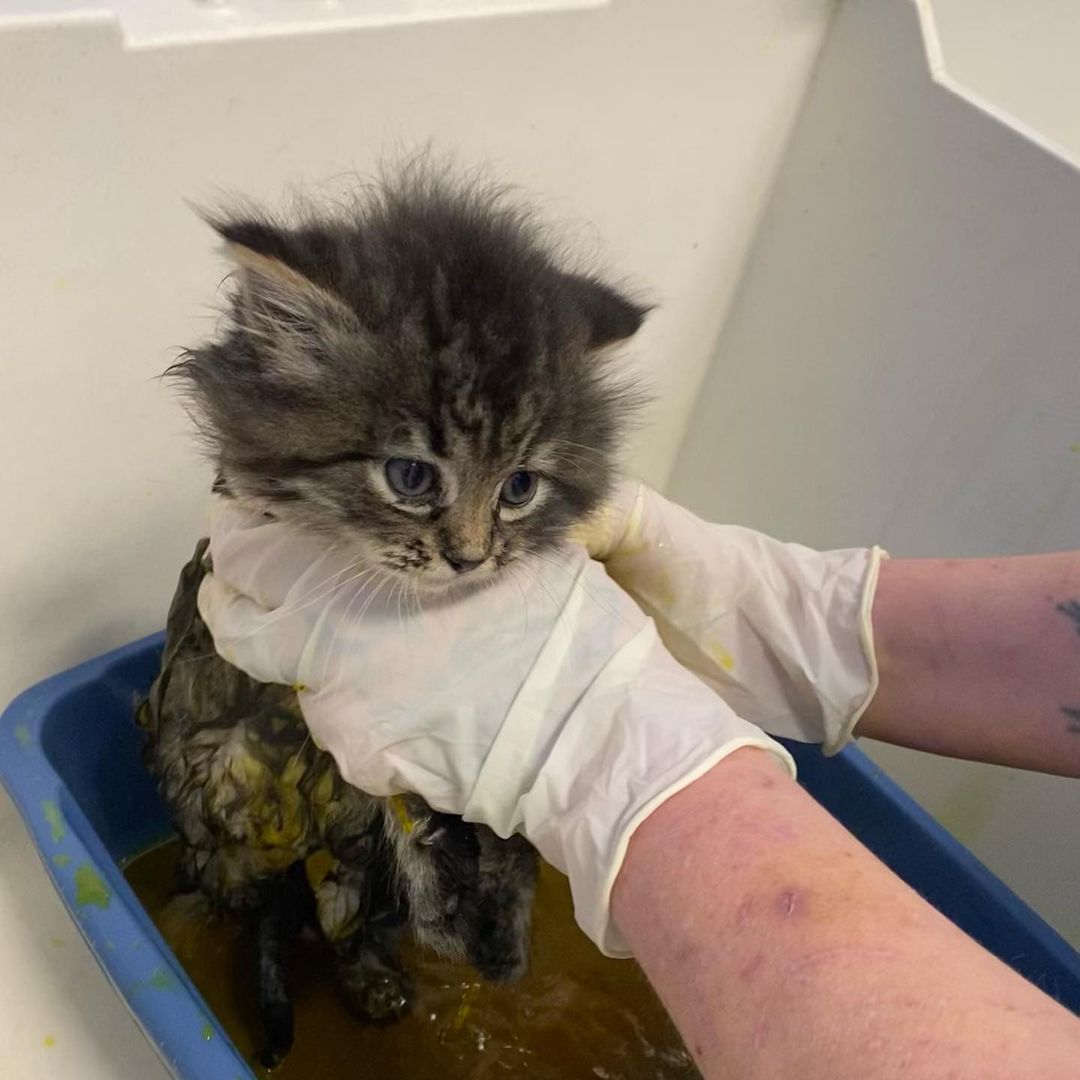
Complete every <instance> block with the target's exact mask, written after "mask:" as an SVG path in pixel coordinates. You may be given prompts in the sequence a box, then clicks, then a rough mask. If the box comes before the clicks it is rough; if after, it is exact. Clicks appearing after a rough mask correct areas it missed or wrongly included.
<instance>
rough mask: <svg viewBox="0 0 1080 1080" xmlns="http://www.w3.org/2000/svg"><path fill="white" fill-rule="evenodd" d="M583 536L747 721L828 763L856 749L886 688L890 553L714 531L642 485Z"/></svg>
mask: <svg viewBox="0 0 1080 1080" xmlns="http://www.w3.org/2000/svg"><path fill="white" fill-rule="evenodd" d="M577 535H578V539H580V540H581V542H583V543H584V544H585V545H586V546H587V547H588V549H589V551H590V553H591V554H592V555H593V556H594V557H595V558H599V559H602V560H604V561H605V563H606V565H607V569H608V573H609V574H610V575H611V576H612V577H613V578H614V579H615V581H617V582H618V583H619V584H620V585H621V586H622V587H623V588H624V589H626V590H627V592H629V593H630V595H631V596H633V597H634V599H635V600H637V601H638V603H639V604H641V605H642V607H643V608H644V609H645V610H646V611H647V612H649V614H651V615H652V617H653V618H654V619H655V621H656V623H657V627H658V629H659V631H660V635H661V637H662V638H663V640H664V643H665V644H666V645H667V647H668V648H669V649H670V650H671V652H672V653H673V654H674V655H675V656H676V657H677V658H678V659H679V661H680V662H681V663H683V664H684V665H686V666H687V667H688V668H690V669H691V670H692V671H695V672H697V673H698V674H699V675H700V676H701V677H702V678H703V679H705V680H706V681H707V682H708V683H709V685H710V686H712V687H713V688H714V689H715V690H716V691H717V693H718V694H720V695H721V696H722V697H723V698H724V700H725V701H726V702H727V703H728V704H729V705H730V706H731V707H732V709H734V710H735V712H737V713H738V714H739V715H740V716H742V717H745V718H746V719H747V720H751V721H753V722H754V723H755V724H758V725H759V726H760V727H762V728H763V729H764V730H765V731H768V732H770V733H771V734H773V735H781V736H785V737H788V738H793V739H798V740H801V741H803V742H820V743H822V744H824V749H825V752H826V753H835V752H837V751H838V750H841V749H843V747H844V745H845V744H846V743H847V742H849V741H850V739H851V737H852V733H853V731H854V728H855V725H856V723H857V722H858V720H859V717H860V716H862V714H863V712H864V711H865V710H866V707H867V706H868V705H869V704H870V701H871V699H872V698H873V696H874V693H875V691H876V690H877V685H878V672H877V664H876V662H875V659H874V642H873V631H872V627H871V622H870V612H871V606H872V604H873V599H874V590H875V588H876V586H877V577H878V568H879V565H880V562H881V559H882V557H887V556H885V553H884V552H883V551H882V550H881V549H880V548H877V547H875V548H850V549H846V550H842V551H814V550H812V549H811V548H807V547H802V546H801V545H799V544H787V543H781V542H780V541H778V540H774V539H773V538H772V537H769V536H766V535H764V534H763V533H759V532H755V531H753V530H752V529H745V528H741V527H739V526H736V525H711V524H709V523H708V522H705V521H702V520H701V519H700V518H698V517H695V516H694V515H693V514H691V513H690V511H688V510H686V509H684V508H683V507H681V506H678V505H677V504H675V503H673V502H669V501H668V500H667V499H665V498H664V497H663V496H661V495H659V494H657V493H656V492H655V491H653V490H652V489H651V488H648V487H646V486H645V485H644V484H638V483H633V482H626V483H624V484H622V485H621V486H620V487H619V489H618V490H617V492H616V495H615V497H614V499H612V500H611V502H610V503H609V505H608V506H607V507H605V508H604V509H603V510H602V511H601V512H600V513H599V514H597V515H596V516H595V517H594V518H593V519H592V520H591V521H590V522H588V523H587V524H586V526H584V527H583V528H582V529H580V530H579V531H578V534H577Z"/></svg>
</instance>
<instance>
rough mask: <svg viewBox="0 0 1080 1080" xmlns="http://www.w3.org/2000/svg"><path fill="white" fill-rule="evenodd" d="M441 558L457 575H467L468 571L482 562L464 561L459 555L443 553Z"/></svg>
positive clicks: (478, 560)
mask: <svg viewBox="0 0 1080 1080" xmlns="http://www.w3.org/2000/svg"><path fill="white" fill-rule="evenodd" d="M442 557H443V558H444V559H445V560H446V561H447V562H448V563H449V564H450V566H451V568H452V569H454V570H456V571H457V572H458V573H459V574H467V573H468V572H469V571H470V570H475V569H476V568H477V567H478V566H479V565H480V564H481V563H482V562H483V561H484V560H483V559H466V558H463V557H462V556H461V555H448V554H447V553H446V552H445V551H444V552H443V553H442Z"/></svg>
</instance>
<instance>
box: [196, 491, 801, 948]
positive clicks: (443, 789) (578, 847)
mask: <svg viewBox="0 0 1080 1080" xmlns="http://www.w3.org/2000/svg"><path fill="white" fill-rule="evenodd" d="M210 551H211V554H212V556H213V561H214V573H213V574H212V575H208V576H207V577H206V578H205V579H204V581H203V584H202V588H201V590H200V594H199V610H200V612H201V613H202V616H203V618H204V619H205V620H206V623H207V625H208V626H209V628H210V631H211V633H212V634H213V636H214V642H215V645H216V647H217V649H218V651H219V652H220V653H221V655H222V656H223V657H225V658H226V659H227V660H229V661H230V662H231V663H233V664H235V665H236V666H237V667H239V668H241V669H242V670H244V671H245V672H247V673H248V674H249V675H251V676H252V677H253V678H255V679H259V680H262V681H275V682H282V683H289V684H294V685H297V687H298V690H299V699H300V704H301V708H302V709H303V712H304V717H305V719H306V720H307V723H308V726H309V727H310V729H311V732H312V736H313V737H314V738H315V740H316V741H317V742H318V744H319V745H320V746H323V747H324V748H325V749H327V750H328V751H329V752H330V753H331V754H332V755H333V757H334V760H335V761H336V762H337V765H338V768H339V769H340V770H341V773H342V775H343V776H344V777H345V779H346V780H348V781H349V782H350V783H352V784H355V785H356V786H357V787H360V788H362V789H363V790H364V791H367V792H370V793H372V794H375V795H391V794H395V793H398V792H405V791H410V792H415V793H417V794H419V795H421V796H423V797H424V798H425V799H426V800H427V801H428V802H429V803H430V804H431V805H432V806H434V807H435V808H436V809H439V810H443V811H446V812H449V813H455V814H460V815H462V816H463V817H464V818H465V819H466V820H468V821H476V822H483V823H484V824H486V825H489V826H490V827H491V828H492V829H494V830H495V832H496V833H498V834H499V835H500V836H504V837H506V836H509V835H510V834H511V833H514V832H520V833H523V834H524V835H525V836H526V837H527V838H528V839H529V840H530V841H531V842H532V843H533V844H534V845H535V846H536V847H537V848H538V850H539V851H540V853H541V854H542V855H543V856H544V858H545V859H547V860H548V861H549V862H550V863H552V864H553V865H554V866H556V867H557V868H558V869H560V870H562V871H563V872H564V873H566V874H567V876H568V877H569V879H570V885H571V889H572V891H573V895H574V908H575V912H576V915H577V919H578V922H579V924H580V925H581V927H582V929H584V931H585V932H586V933H587V934H588V935H589V936H590V937H591V938H592V940H593V941H594V942H596V944H597V945H599V946H600V948H601V949H602V950H603V951H604V952H606V953H608V954H609V955H625V954H626V949H625V947H624V945H623V944H622V942H621V939H620V937H619V935H618V932H617V930H616V929H615V927H614V926H613V925H612V923H611V921H610V917H609V898H610V893H611V888H612V885H613V883H614V881H615V877H616V875H617V874H618V872H619V868H620V866H621V865H622V860H623V856H624V854H625V852H626V846H627V843H628V842H629V839H630V836H631V834H632V833H633V832H634V829H635V828H636V827H637V826H638V824H639V823H640V822H641V821H642V820H644V819H645V818H646V817H647V816H648V815H649V814H650V813H651V812H652V810H653V809H654V808H655V807H656V806H658V805H659V804H660V803H661V802H663V801H664V800H665V799H666V798H668V797H669V796H671V795H673V794H674V793H675V792H677V791H679V790H680V789H682V788H683V787H685V786H686V785H687V784H689V783H691V782H692V781H693V780H695V779H696V778H697V777H699V776H701V775H703V774H704V773H705V772H707V771H708V770H709V769H710V768H712V766H713V765H714V764H715V763H716V762H717V761H719V760H720V759H721V758H723V757H724V756H726V755H727V754H729V753H731V752H732V751H733V750H736V749H738V748H739V747H742V746H758V747H763V748H765V749H767V750H770V751H771V752H772V753H773V754H775V755H776V757H777V759H778V760H779V761H780V762H781V763H782V764H783V765H784V766H786V767H787V768H788V769H790V770H791V772H792V774H794V763H793V762H792V761H791V759H790V757H789V755H788V754H787V752H786V751H785V750H784V749H783V748H782V747H780V746H779V745H778V744H777V743H775V742H773V741H772V740H771V739H770V738H769V737H768V736H767V735H765V734H764V733H763V732H762V731H761V730H760V729H758V728H756V727H755V726H753V725H752V724H749V723H747V722H746V721H745V720H742V719H740V718H739V717H738V716H737V715H735V713H734V712H733V711H732V710H731V709H730V708H729V707H728V706H727V705H725V704H724V702H723V701H721V700H720V699H719V698H718V697H717V696H716V695H715V694H714V693H713V692H712V691H711V690H709V689H708V687H706V686H705V685H704V684H703V683H702V682H701V681H700V680H698V679H697V678H696V677H695V676H694V675H692V674H691V673H690V672H688V671H686V670H685V669H684V668H682V667H680V665H679V664H678V663H676V661H675V660H674V659H673V658H672V657H671V656H670V655H669V653H668V652H667V650H666V649H665V648H664V647H663V645H662V644H661V642H660V640H659V637H658V636H657V633H656V630H655V627H654V626H653V624H652V622H651V621H650V620H649V619H648V618H647V617H646V616H645V615H644V614H643V613H642V612H641V610H640V608H638V607H637V605H636V604H634V602H633V601H632V600H631V599H630V598H629V597H627V596H626V594H625V593H623V592H622V590H621V589H619V588H618V587H617V586H616V585H615V584H614V583H613V582H612V581H611V580H610V579H609V578H608V576H607V574H606V573H605V571H604V569H603V567H602V566H600V564H599V563H596V562H593V561H592V560H590V559H589V558H588V556H587V554H586V552H585V551H584V550H583V549H581V548H577V547H570V546H567V547H566V548H565V549H564V550H561V551H560V552H559V553H558V555H557V565H556V564H555V562H552V561H537V562H535V563H533V564H529V565H525V564H524V563H522V564H519V565H518V566H517V567H516V568H514V569H510V570H509V571H508V572H506V573H503V574H501V575H499V576H498V577H496V578H494V579H491V583H490V584H486V583H485V584H482V585H480V586H479V587H477V588H474V589H472V590H470V591H468V592H463V593H461V594H460V595H455V596H452V597H450V596H448V597H444V598H442V599H441V600H438V601H430V602H425V603H424V604H423V606H422V607H421V608H420V609H418V608H417V606H416V604H415V603H412V602H407V601H405V600H403V599H402V598H401V595H400V588H399V586H398V585H395V584H388V579H386V578H382V579H379V578H378V576H377V572H371V571H355V570H353V569H352V567H351V564H350V560H349V557H348V555H347V554H346V553H344V552H340V551H334V550H329V551H328V550H325V549H324V548H323V547H322V546H321V545H320V543H319V541H318V540H317V539H315V538H312V537H309V536H304V535H301V534H299V533H297V532H294V531H292V530H290V529H289V528H288V527H286V526H285V525H282V524H278V523H267V522H265V521H263V520H260V519H259V518H256V517H253V516H250V515H249V514H247V513H246V512H244V511H242V510H240V509H239V508H237V507H235V506H230V505H224V506H221V507H219V509H218V510H217V512H216V513H215V514H214V516H213V521H212V529H211V542H210ZM549 558H550V559H555V558H556V557H555V556H551V557H549ZM234 586H239V587H240V588H242V590H243V591H238V589H237V588H234Z"/></svg>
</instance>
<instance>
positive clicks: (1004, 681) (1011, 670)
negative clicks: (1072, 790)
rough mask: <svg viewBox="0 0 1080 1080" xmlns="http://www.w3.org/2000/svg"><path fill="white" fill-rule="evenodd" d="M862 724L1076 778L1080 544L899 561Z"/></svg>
mask: <svg viewBox="0 0 1080 1080" xmlns="http://www.w3.org/2000/svg"><path fill="white" fill-rule="evenodd" d="M873 626H874V647H875V652H876V656H877V665H878V671H879V679H880V682H879V686H878V690H877V693H876V695H875V696H874V699H873V701H872V702H871V704H870V707H869V708H868V709H867V711H866V713H865V715H864V716H863V718H862V719H861V720H860V722H859V726H858V733H859V734H860V735H868V736H870V737H871V738H874V739H881V740H883V741H885V742H891V743H897V744H899V745H901V746H910V747H913V748H915V749H917V750H928V751H930V752H932V753H936V754H948V755H950V756H952V757H960V758H969V759H972V760H976V761H988V762H992V763H995V764H999V765H1012V766H1015V767H1017V768H1023V769H1037V770H1039V771H1040V772H1048V773H1057V774H1059V775H1061V776H1074V777H1080V552H1062V553H1059V554H1050V555H1027V556H1017V557H1012V558H1001V559H892V560H889V561H888V562H885V563H883V564H882V567H881V572H880V576H879V579H878V587H877V593H876V595H875V597H874V603H873Z"/></svg>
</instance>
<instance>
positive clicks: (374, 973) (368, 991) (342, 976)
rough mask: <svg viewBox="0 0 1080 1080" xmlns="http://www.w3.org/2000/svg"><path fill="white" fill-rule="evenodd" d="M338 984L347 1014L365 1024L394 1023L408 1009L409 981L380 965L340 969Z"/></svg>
mask: <svg viewBox="0 0 1080 1080" xmlns="http://www.w3.org/2000/svg"><path fill="white" fill-rule="evenodd" d="M338 985H339V987H340V988H341V993H342V996H343V997H344V998H345V1004H346V1005H347V1007H348V1009H349V1012H351V1013H352V1014H353V1016H355V1017H357V1019H359V1020H365V1021H367V1022H368V1023H374V1024H391V1023H394V1022H395V1021H397V1020H400V1019H401V1018H402V1017H403V1016H405V1015H406V1014H407V1013H408V1012H409V1009H410V1008H411V1007H412V997H413V986H412V980H411V979H410V978H409V976H408V975H406V974H405V972H403V971H394V970H392V969H388V968H385V967H382V966H380V967H378V968H376V969H374V970H373V969H371V968H368V967H349V968H343V969H340V970H339V972H338Z"/></svg>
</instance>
